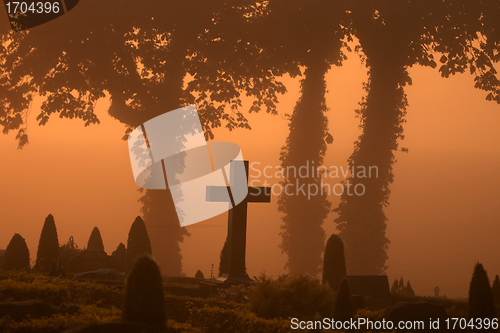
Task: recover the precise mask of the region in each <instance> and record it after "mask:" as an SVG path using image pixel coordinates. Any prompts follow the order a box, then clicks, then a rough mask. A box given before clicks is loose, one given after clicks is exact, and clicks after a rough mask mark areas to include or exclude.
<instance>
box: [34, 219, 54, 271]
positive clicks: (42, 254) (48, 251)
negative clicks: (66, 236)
mask: <svg viewBox="0 0 500 333" xmlns="http://www.w3.org/2000/svg"><path fill="white" fill-rule="evenodd" d="M58 260H59V240H58V238H57V229H56V224H55V222H54V217H53V216H52V214H49V215H48V216H47V217H46V218H45V222H44V224H43V228H42V232H41V233H40V240H39V242H38V251H37V253H36V263H35V267H34V268H33V269H35V270H36V271H39V272H45V273H47V272H48V271H49V269H51V265H52V263H53V262H54V261H55V262H56V263H57V261H58Z"/></svg>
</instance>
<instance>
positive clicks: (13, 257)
mask: <svg viewBox="0 0 500 333" xmlns="http://www.w3.org/2000/svg"><path fill="white" fill-rule="evenodd" d="M29 268H30V252H29V250H28V246H27V245H26V241H25V240H24V238H23V237H21V235H19V234H15V235H14V236H13V237H12V239H11V240H10V242H9V245H7V249H5V254H4V257H3V264H2V269H3V270H4V271H14V270H22V269H29Z"/></svg>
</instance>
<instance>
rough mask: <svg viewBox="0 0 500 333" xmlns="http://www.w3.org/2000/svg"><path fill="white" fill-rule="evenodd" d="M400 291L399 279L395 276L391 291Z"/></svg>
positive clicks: (394, 292)
mask: <svg viewBox="0 0 500 333" xmlns="http://www.w3.org/2000/svg"><path fill="white" fill-rule="evenodd" d="M398 292H399V281H398V278H395V279H394V282H393V283H392V286H391V293H392V294H397V293H398Z"/></svg>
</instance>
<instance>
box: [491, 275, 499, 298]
mask: <svg viewBox="0 0 500 333" xmlns="http://www.w3.org/2000/svg"><path fill="white" fill-rule="evenodd" d="M491 292H492V293H493V298H494V299H495V304H500V279H499V278H498V275H497V276H495V281H493V285H492V286H491Z"/></svg>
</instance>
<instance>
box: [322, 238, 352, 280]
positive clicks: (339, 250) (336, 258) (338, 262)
mask: <svg viewBox="0 0 500 333" xmlns="http://www.w3.org/2000/svg"><path fill="white" fill-rule="evenodd" d="M346 275H347V270H346V264H345V256H344V242H343V241H342V239H341V238H340V237H339V236H338V235H335V234H333V235H331V236H330V238H329V239H328V241H327V242H326V247H325V256H324V258H323V283H328V284H329V285H330V287H332V288H333V289H334V290H337V288H338V285H339V282H340V281H341V279H342V277H344V276H346Z"/></svg>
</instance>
